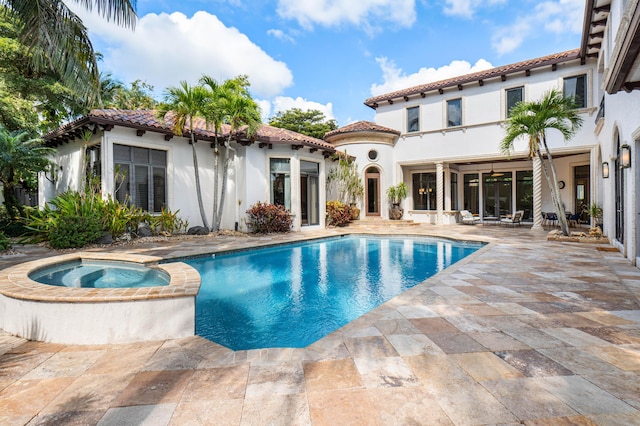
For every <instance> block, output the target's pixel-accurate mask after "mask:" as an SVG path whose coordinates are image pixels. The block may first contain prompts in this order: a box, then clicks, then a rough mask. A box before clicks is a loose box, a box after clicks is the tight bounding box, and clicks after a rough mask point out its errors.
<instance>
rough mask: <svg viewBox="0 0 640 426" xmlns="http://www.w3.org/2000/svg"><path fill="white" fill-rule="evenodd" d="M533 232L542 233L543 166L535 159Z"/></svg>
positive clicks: (538, 159)
mask: <svg viewBox="0 0 640 426" xmlns="http://www.w3.org/2000/svg"><path fill="white" fill-rule="evenodd" d="M531 230H532V231H542V230H543V228H542V164H541V163H540V158H538V157H533V226H532V227H531Z"/></svg>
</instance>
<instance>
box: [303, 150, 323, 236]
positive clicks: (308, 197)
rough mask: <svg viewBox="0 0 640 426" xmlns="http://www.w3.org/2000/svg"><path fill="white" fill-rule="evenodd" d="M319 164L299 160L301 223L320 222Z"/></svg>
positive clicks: (316, 223) (313, 223)
mask: <svg viewBox="0 0 640 426" xmlns="http://www.w3.org/2000/svg"><path fill="white" fill-rule="evenodd" d="M319 166H320V165H319V164H318V163H313V162H311V161H300V216H301V222H300V223H301V225H302V226H307V225H318V224H320V191H319V181H318V176H319V174H320V173H319Z"/></svg>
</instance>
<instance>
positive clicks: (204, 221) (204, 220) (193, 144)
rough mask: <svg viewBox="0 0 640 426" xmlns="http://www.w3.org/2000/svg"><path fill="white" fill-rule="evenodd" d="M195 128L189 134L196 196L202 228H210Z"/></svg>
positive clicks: (191, 127)
mask: <svg viewBox="0 0 640 426" xmlns="http://www.w3.org/2000/svg"><path fill="white" fill-rule="evenodd" d="M191 129H193V126H192V125H191V126H190V129H189V133H191V153H192V154H193V174H194V175H195V178H196V194H197V196H198V207H199V208H200V218H201V219H202V226H204V227H205V228H207V229H210V228H209V222H208V221H207V215H206V213H205V212H204V205H203V203H202V189H201V186H200V172H199V169H198V155H197V153H196V141H195V140H194V137H193V131H192V130H191Z"/></svg>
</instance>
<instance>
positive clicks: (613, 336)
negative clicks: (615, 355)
mask: <svg viewBox="0 0 640 426" xmlns="http://www.w3.org/2000/svg"><path fill="white" fill-rule="evenodd" d="M580 330H582V331H584V332H585V333H589V334H591V335H593V336H596V337H598V338H600V339H603V340H606V341H607V342H611V343H613V344H614V345H629V344H634V343H640V337H638V336H634V335H633V333H630V332H629V330H626V329H624V328H620V327H612V326H609V327H581V328H580Z"/></svg>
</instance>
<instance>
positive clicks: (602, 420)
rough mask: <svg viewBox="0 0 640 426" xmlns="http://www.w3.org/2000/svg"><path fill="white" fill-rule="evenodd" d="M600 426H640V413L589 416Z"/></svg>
mask: <svg viewBox="0 0 640 426" xmlns="http://www.w3.org/2000/svg"><path fill="white" fill-rule="evenodd" d="M589 417H590V419H591V420H592V421H593V422H594V424H596V425H598V426H629V425H640V412H638V411H636V412H634V413H624V414H600V415H596V416H589Z"/></svg>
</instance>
